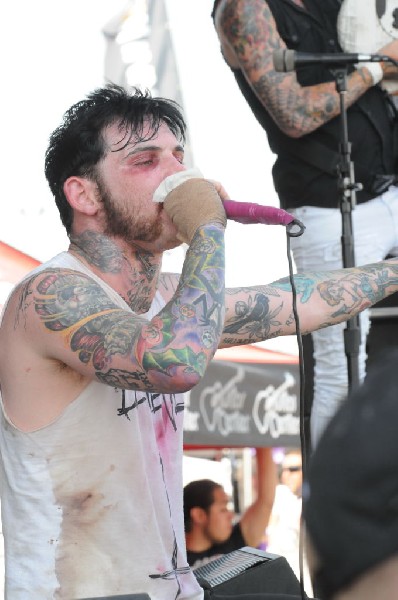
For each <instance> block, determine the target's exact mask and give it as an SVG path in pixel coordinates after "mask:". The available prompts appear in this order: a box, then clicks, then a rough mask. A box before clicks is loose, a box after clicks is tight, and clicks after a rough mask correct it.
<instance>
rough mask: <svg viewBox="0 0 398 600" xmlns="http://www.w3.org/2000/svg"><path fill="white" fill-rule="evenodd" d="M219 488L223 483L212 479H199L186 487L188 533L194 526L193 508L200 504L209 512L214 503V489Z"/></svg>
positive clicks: (186, 523)
mask: <svg viewBox="0 0 398 600" xmlns="http://www.w3.org/2000/svg"><path fill="white" fill-rule="evenodd" d="M218 488H221V489H222V485H220V484H219V483H216V482H215V481H212V480H211V479H197V480H196V481H191V482H190V483H188V484H187V485H186V486H185V487H184V525H185V531H186V532H187V533H189V532H190V531H191V528H192V520H191V509H192V508H195V507H197V506H198V507H199V508H203V510H205V511H206V512H209V509H210V507H211V505H212V504H213V503H214V490H216V489H218Z"/></svg>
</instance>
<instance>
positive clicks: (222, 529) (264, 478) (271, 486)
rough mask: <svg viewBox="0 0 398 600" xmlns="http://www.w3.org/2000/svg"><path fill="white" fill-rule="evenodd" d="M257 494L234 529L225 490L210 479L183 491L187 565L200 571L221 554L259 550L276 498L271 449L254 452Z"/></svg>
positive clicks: (274, 466)
mask: <svg viewBox="0 0 398 600" xmlns="http://www.w3.org/2000/svg"><path fill="white" fill-rule="evenodd" d="M256 464H257V485H256V487H257V494H256V499H255V501H254V502H253V503H252V504H251V505H250V506H249V507H248V508H247V510H246V511H245V512H244V514H243V515H242V517H241V519H240V520H239V521H237V522H236V523H235V525H233V519H234V514H233V512H232V511H231V510H230V509H229V508H228V503H229V500H230V499H229V497H228V495H227V494H226V492H225V490H224V488H223V487H222V486H221V485H220V484H218V483H216V482H215V481H212V480H210V479H200V480H197V481H191V482H190V483H188V484H187V485H186V486H185V487H184V521H185V540H186V545H187V555H188V564H189V565H191V566H193V567H199V566H200V565H202V564H204V563H205V562H207V561H208V560H210V559H214V558H216V557H217V556H219V555H221V554H227V553H228V552H232V551H233V550H238V549H239V548H242V547H243V546H253V547H255V548H256V547H258V546H259V545H260V543H261V540H262V538H263V535H264V530H265V528H266V526H267V523H268V520H269V517H270V514H271V510H272V505H273V502H274V496H275V486H276V481H277V477H276V465H275V463H274V460H273V458H272V448H257V450H256Z"/></svg>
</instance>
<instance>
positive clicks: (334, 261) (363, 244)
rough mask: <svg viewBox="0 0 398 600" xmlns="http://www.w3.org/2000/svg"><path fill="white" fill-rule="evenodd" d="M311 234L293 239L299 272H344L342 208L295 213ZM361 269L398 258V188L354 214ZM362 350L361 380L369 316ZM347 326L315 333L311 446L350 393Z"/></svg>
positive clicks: (365, 320) (362, 320)
mask: <svg viewBox="0 0 398 600" xmlns="http://www.w3.org/2000/svg"><path fill="white" fill-rule="evenodd" d="M289 212H290V213H291V214H294V215H295V216H296V217H297V218H298V219H299V220H300V221H302V223H303V224H304V225H305V227H306V229H305V231H304V233H303V235H302V236H301V237H298V238H291V248H292V251H293V256H294V261H295V263H296V267H297V272H299V273H300V272H304V271H306V272H308V271H310V272H311V271H329V270H334V269H339V268H341V267H342V244H341V230H342V217H341V211H340V208H331V209H329V208H318V207H313V206H303V207H301V208H298V209H295V210H289ZM352 229H353V242H354V248H355V264H356V265H358V266H361V265H365V264H368V263H373V262H377V261H380V260H382V259H384V258H385V257H386V256H387V255H388V254H391V255H394V256H395V255H398V187H395V186H393V187H391V188H390V189H389V190H388V191H387V192H385V193H384V194H383V195H381V196H379V197H378V198H375V199H374V200H370V201H369V202H365V203H363V204H359V205H358V206H356V207H355V208H354V210H353V211H352ZM360 324H361V347H360V352H359V361H358V362H359V365H358V367H359V377H360V380H361V381H362V380H363V379H364V376H365V366H366V351H365V343H366V336H367V334H368V331H369V324H370V321H369V311H364V312H362V313H361V316H360ZM345 327H346V324H345V323H341V324H339V325H334V326H333V327H327V328H326V329H321V330H319V331H316V332H314V333H313V334H312V335H313V343H314V363H315V366H314V397H313V404H312V411H311V443H312V446H313V447H315V446H316V444H317V442H318V440H319V438H320V436H321V434H322V432H323V430H324V428H325V427H326V425H327V423H328V422H329V420H330V418H331V417H332V416H333V415H334V413H335V412H336V411H337V409H338V407H339V405H340V403H341V402H342V401H343V400H344V398H345V396H346V394H347V391H348V374H347V356H346V354H345V348H344V334H343V330H344V328H345Z"/></svg>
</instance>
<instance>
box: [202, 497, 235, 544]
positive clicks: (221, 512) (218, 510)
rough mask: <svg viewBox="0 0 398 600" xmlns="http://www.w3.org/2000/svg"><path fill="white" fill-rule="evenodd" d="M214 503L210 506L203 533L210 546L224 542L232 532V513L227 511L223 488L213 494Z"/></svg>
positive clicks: (227, 499)
mask: <svg viewBox="0 0 398 600" xmlns="http://www.w3.org/2000/svg"><path fill="white" fill-rule="evenodd" d="M213 497H214V502H213V504H212V505H211V506H210V509H209V511H208V515H207V521H206V524H205V527H204V533H205V534H206V535H207V537H208V539H209V541H210V542H211V543H212V544H219V543H221V542H225V541H226V540H227V539H228V538H229V536H230V535H231V532H232V520H233V512H232V511H231V510H229V508H228V503H229V498H228V495H227V494H226V493H225V491H224V490H223V488H216V489H215V490H214V492H213Z"/></svg>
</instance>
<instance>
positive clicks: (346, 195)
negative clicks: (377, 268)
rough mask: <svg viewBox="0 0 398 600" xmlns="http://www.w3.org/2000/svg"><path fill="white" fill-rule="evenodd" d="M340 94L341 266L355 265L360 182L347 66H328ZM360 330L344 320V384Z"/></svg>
mask: <svg viewBox="0 0 398 600" xmlns="http://www.w3.org/2000/svg"><path fill="white" fill-rule="evenodd" d="M331 71H332V73H333V75H334V77H335V83H336V90H337V91H338V93H339V96H340V122H341V142H340V144H339V153H340V162H339V166H338V168H337V175H338V190H339V197H340V211H341V218H342V236H341V245H342V256H343V266H344V267H354V266H355V253H354V238H353V230H352V210H353V209H354V208H355V205H356V192H357V191H359V190H361V189H362V184H360V183H355V177H354V164H353V162H352V161H351V143H350V142H349V141H348V128H347V110H346V106H345V95H346V92H347V65H345V66H342V67H340V66H339V67H338V68H333V69H331ZM360 342H361V331H360V322H359V316H355V317H353V318H352V319H350V320H348V321H347V323H346V327H345V329H344V348H345V354H346V356H347V369H348V387H349V389H351V388H352V387H355V386H356V385H357V384H358V383H359V366H358V358H359V347H360Z"/></svg>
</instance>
